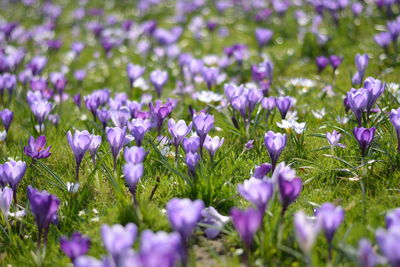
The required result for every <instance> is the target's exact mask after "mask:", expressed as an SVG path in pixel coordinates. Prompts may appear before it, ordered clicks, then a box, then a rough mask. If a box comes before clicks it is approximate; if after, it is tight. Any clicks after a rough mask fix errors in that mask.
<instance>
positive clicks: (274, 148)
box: [264, 131, 286, 171]
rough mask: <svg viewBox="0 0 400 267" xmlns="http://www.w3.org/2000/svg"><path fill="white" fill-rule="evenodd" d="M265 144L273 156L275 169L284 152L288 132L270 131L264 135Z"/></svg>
mask: <svg viewBox="0 0 400 267" xmlns="http://www.w3.org/2000/svg"><path fill="white" fill-rule="evenodd" d="M264 144H265V147H266V148H267V150H268V153H269V156H270V158H271V163H272V171H273V170H274V169H275V167H276V164H277V163H278V159H279V156H280V155H281V153H282V150H283V149H284V148H285V146H286V134H281V133H274V132H273V131H268V132H267V133H266V134H265V136H264Z"/></svg>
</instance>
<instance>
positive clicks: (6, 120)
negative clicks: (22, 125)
mask: <svg viewBox="0 0 400 267" xmlns="http://www.w3.org/2000/svg"><path fill="white" fill-rule="evenodd" d="M0 118H1V121H2V122H3V125H4V128H5V129H6V132H8V130H9V129H10V125H11V122H12V120H13V118H14V112H12V111H11V110H9V109H3V110H2V111H0Z"/></svg>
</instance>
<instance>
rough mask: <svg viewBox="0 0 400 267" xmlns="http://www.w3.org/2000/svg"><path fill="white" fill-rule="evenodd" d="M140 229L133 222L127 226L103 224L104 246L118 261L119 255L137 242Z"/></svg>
mask: <svg viewBox="0 0 400 267" xmlns="http://www.w3.org/2000/svg"><path fill="white" fill-rule="evenodd" d="M137 232H138V229H137V226H136V225H135V224H133V223H128V224H127V225H126V226H125V227H124V226H122V225H120V224H115V225H112V226H109V225H107V224H103V226H102V227H101V237H102V239H103V244H104V247H105V248H106V249H107V251H108V252H109V253H110V254H111V255H112V256H113V258H114V260H115V261H117V259H118V257H119V256H120V255H121V254H122V253H124V252H125V251H126V250H127V249H128V248H131V247H132V245H133V243H134V242H135V239H136V235H137Z"/></svg>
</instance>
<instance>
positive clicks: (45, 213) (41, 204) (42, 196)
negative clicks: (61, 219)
mask: <svg viewBox="0 0 400 267" xmlns="http://www.w3.org/2000/svg"><path fill="white" fill-rule="evenodd" d="M27 195H28V199H29V203H30V206H31V211H32V213H33V215H35V221H36V224H37V227H38V229H39V238H38V244H40V242H41V236H42V233H44V239H43V242H44V244H46V243H47V233H48V229H49V226H50V223H52V222H54V221H56V219H57V212H58V209H59V207H60V200H59V199H58V198H57V197H56V196H55V195H51V194H49V193H48V192H47V191H41V192H40V191H38V190H37V189H35V188H33V187H31V186H30V185H29V186H28V189H27Z"/></svg>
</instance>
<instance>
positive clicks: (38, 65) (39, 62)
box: [28, 56, 47, 76]
mask: <svg viewBox="0 0 400 267" xmlns="http://www.w3.org/2000/svg"><path fill="white" fill-rule="evenodd" d="M46 65H47V58H46V57H44V56H36V57H34V58H32V60H31V61H30V62H29V63H28V68H29V69H30V70H31V71H32V74H33V75H35V76H36V75H39V74H40V73H41V72H42V70H43V69H44V67H45V66H46Z"/></svg>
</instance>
